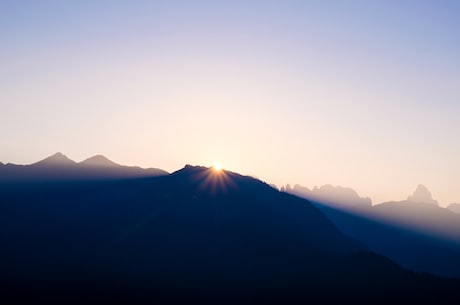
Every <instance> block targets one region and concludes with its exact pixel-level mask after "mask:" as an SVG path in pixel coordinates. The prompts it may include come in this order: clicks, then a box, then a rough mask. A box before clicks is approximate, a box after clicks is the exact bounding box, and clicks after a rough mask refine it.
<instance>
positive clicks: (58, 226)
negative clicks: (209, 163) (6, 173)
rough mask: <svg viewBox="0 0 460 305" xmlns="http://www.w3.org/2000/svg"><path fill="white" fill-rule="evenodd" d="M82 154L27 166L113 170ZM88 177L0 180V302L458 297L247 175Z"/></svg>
mask: <svg viewBox="0 0 460 305" xmlns="http://www.w3.org/2000/svg"><path fill="white" fill-rule="evenodd" d="M91 159H92V160H91ZM91 159H90V160H91V161H87V162H82V163H84V164H83V165H82V164H81V163H80V164H74V163H73V162H72V161H69V160H68V159H67V158H65V157H64V156H62V155H55V156H54V157H53V158H51V159H46V160H44V161H42V162H39V163H40V164H35V165H31V166H33V167H43V168H46V169H47V171H40V172H41V173H43V174H44V175H45V176H46V177H47V178H48V177H53V178H56V177H58V176H59V175H58V174H57V173H60V172H59V168H60V167H65V168H69V167H74V168H75V169H77V168H79V167H82V166H83V167H86V166H88V164H91V168H94V167H95V166H94V164H95V163H96V164H97V166H100V165H101V164H106V165H108V167H109V168H112V167H116V166H114V165H113V164H109V163H108V162H107V161H106V160H105V159H104V158H102V157H97V158H91ZM50 160H51V164H52V165H51V166H50ZM57 164H61V165H59V166H58V165H57ZM62 164H64V165H62ZM105 167H106V166H105V165H104V166H100V168H102V170H103V171H104V170H105ZM48 170H51V171H52V170H55V171H56V173H50V172H48ZM26 173H28V172H26ZM66 173H67V172H66ZM91 173H92V176H89V178H88V179H87V180H85V179H80V178H81V176H79V175H78V176H77V177H79V179H67V180H64V181H62V180H56V179H51V180H45V182H43V180H34V181H31V180H22V179H18V177H13V179H12V180H9V181H6V180H2V181H0V211H1V212H0V243H1V245H2V251H1V252H0V270H1V272H0V301H2V303H5V304H11V303H24V302H27V303H31V302H37V301H41V302H46V303H48V304H49V303H59V304H64V303H65V304H69V303H80V304H81V303H114V302H116V303H125V304H126V303H129V304H136V303H160V304H165V303H168V304H184V303H187V304H189V303H194V304H195V303H196V304H305V303H319V302H322V303H330V302H345V303H348V302H353V303H358V304H359V303H363V304H364V303H366V304H369V303H395V302H396V301H398V302H399V301H401V300H402V301H405V302H408V301H411V302H413V301H419V302H420V301H425V302H432V303H436V304H447V303H452V304H456V303H457V302H458V300H456V299H454V298H453V297H456V296H457V293H458V287H459V285H460V280H453V279H443V278H439V277H435V276H430V275H427V274H419V273H414V272H411V271H407V270H405V269H403V268H401V267H400V266H399V265H397V264H396V263H394V262H392V261H391V260H389V259H387V258H385V257H383V256H381V255H378V254H375V253H373V252H370V251H369V246H368V245H366V244H365V243H363V242H361V241H358V240H357V239H354V238H350V237H348V236H347V234H344V233H342V232H344V230H342V228H341V227H340V226H338V227H339V228H340V229H338V227H337V226H336V225H335V224H334V223H333V222H332V221H331V220H330V219H329V218H328V217H330V216H326V215H328V214H327V213H326V214H325V213H324V212H322V210H321V209H318V208H317V207H315V206H314V205H312V204H311V202H309V201H308V200H305V199H302V198H300V197H297V196H294V195H291V194H287V193H285V192H279V191H278V190H276V189H274V188H273V187H271V186H270V185H268V184H265V183H263V182H261V181H259V180H257V179H254V178H251V177H248V176H242V175H239V174H237V173H233V172H230V171H225V170H223V171H215V170H213V169H210V168H205V167H200V166H185V167H184V168H183V169H181V170H179V171H176V172H174V173H172V174H168V175H157V176H151V177H145V178H139V177H137V176H136V177H135V179H96V180H95V179H93V178H94V177H95V176H93V174H94V173H93V172H92V171H91ZM96 176H97V175H96ZM37 177H38V176H34V178H37ZM66 177H68V176H66ZM72 177H73V176H72ZM97 177H100V176H97ZM341 230H342V231H341Z"/></svg>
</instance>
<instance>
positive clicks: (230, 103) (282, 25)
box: [0, 0, 460, 205]
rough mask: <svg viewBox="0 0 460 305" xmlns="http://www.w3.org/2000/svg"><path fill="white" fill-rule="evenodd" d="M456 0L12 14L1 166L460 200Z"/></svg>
mask: <svg viewBox="0 0 460 305" xmlns="http://www.w3.org/2000/svg"><path fill="white" fill-rule="evenodd" d="M459 85H460V2H459V1H455V0H451V1H447V0H432V1H425V0H412V1H411V0H386V1H383V0H382V1H379V0H371V1H353V0H350V1H290V0H285V1H270V0H264V1H239V0H232V1H200V0H197V1H185V0H184V1H175V0H168V1H135V0H134V1H113V0H112V1H103V0H80V1H58V0H56V1H47V0H43V1H33V0H29V1H27V0H24V1H22V0H20V1H13V0H11V1H5V0H0V107H1V108H0V161H1V162H4V163H7V162H11V163H18V164H30V163H33V162H36V161H38V160H40V159H43V158H45V157H47V156H49V155H51V154H54V153H55V152H58V151H59V152H62V153H64V154H66V155H67V156H68V157H70V158H71V159H74V160H76V161H81V160H83V159H85V158H87V157H90V156H92V155H95V154H103V155H105V156H107V157H108V158H110V159H112V160H114V161H116V162H118V163H121V164H126V165H139V166H143V167H158V168H162V169H165V170H167V171H175V170H177V169H180V168H182V167H183V166H184V165H185V164H193V165H205V166H208V165H212V164H213V163H214V162H220V163H221V164H222V166H223V167H224V168H226V169H228V170H232V171H236V172H240V173H242V174H247V175H252V176H255V177H257V178H260V179H261V180H264V181H266V182H268V183H274V184H276V185H278V186H281V185H285V184H287V183H290V184H291V185H294V184H300V185H303V186H307V187H310V188H311V187H313V186H314V185H318V186H319V185H323V184H333V185H341V186H346V187H351V188H353V189H355V190H356V191H357V192H358V193H359V194H360V195H361V196H369V197H371V198H372V199H373V202H374V203H379V202H383V201H388V200H403V199H405V198H407V196H408V195H409V194H410V193H412V192H413V191H414V190H415V188H416V186H417V185H418V184H424V185H425V186H426V187H427V188H428V189H429V190H430V191H431V192H432V194H433V197H434V198H435V199H437V200H438V201H439V202H440V204H441V205H447V204H449V203H452V202H460V185H459V183H460V141H459V139H460V119H459V116H460V86H459Z"/></svg>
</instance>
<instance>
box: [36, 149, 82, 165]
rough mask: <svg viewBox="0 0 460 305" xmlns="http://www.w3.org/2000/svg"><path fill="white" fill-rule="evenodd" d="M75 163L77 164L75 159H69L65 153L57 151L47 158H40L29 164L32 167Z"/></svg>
mask: <svg viewBox="0 0 460 305" xmlns="http://www.w3.org/2000/svg"><path fill="white" fill-rule="evenodd" d="M75 165H77V163H76V162H75V161H73V160H70V159H69V158H68V157H67V156H66V155H64V154H62V153H60V152H58V153H55V154H54V155H52V156H50V157H48V158H45V159H44V160H41V161H39V162H36V163H34V164H32V165H31V166H34V167H40V166H46V167H48V166H49V167H72V166H75Z"/></svg>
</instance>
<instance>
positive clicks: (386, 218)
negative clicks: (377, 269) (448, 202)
mask: <svg viewBox="0 0 460 305" xmlns="http://www.w3.org/2000/svg"><path fill="white" fill-rule="evenodd" d="M297 194H300V192H298V193H297ZM310 198H311V197H310ZM409 199H410V200H404V201H393V202H385V203H381V204H378V205H374V206H372V207H365V208H364V207H363V206H357V205H355V206H351V205H347V204H343V205H341V204H331V203H330V201H327V202H321V200H317V206H318V207H319V208H320V209H321V210H322V211H323V212H324V213H326V214H327V215H328V217H329V218H330V219H331V220H332V221H333V222H334V223H335V224H336V225H337V226H338V227H339V228H340V229H341V230H342V232H344V233H345V234H346V235H348V236H351V237H354V238H356V239H358V240H361V241H362V242H364V243H366V244H367V245H369V247H370V249H372V250H373V251H376V252H377V253H380V254H383V255H385V256H388V257H390V258H392V259H394V260H395V261H397V262H399V263H401V264H402V265H404V266H406V267H408V268H411V269H413V270H417V271H423V272H430V273H435V274H439V275H447V276H455V277H460V215H458V214H455V213H454V212H452V211H450V210H449V209H446V208H442V207H439V206H438V205H437V202H436V200H434V199H433V198H432V196H431V194H430V192H429V191H428V190H427V189H426V187H423V186H420V185H419V186H418V187H417V189H416V191H415V192H414V194H413V195H412V196H409ZM338 201H339V200H338Z"/></svg>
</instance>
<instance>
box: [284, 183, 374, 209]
mask: <svg viewBox="0 0 460 305" xmlns="http://www.w3.org/2000/svg"><path fill="white" fill-rule="evenodd" d="M285 190H286V192H288V193H291V194H294V195H297V196H300V197H303V198H307V199H311V200H316V201H321V202H323V203H327V204H330V205H338V206H343V207H346V206H348V207H355V206H359V207H370V206H372V200H371V199H370V198H369V197H366V198H363V197H360V196H359V195H358V193H357V192H356V191H355V190H353V189H351V188H347V187H342V186H332V185H330V184H327V185H323V186H321V187H317V186H315V187H314V188H313V189H312V190H310V189H309V188H307V187H304V186H301V185H298V184H296V185H294V188H291V187H290V186H289V184H288V185H287V186H286V188H285Z"/></svg>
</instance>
